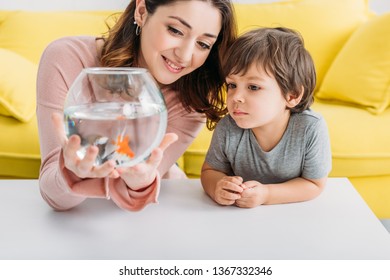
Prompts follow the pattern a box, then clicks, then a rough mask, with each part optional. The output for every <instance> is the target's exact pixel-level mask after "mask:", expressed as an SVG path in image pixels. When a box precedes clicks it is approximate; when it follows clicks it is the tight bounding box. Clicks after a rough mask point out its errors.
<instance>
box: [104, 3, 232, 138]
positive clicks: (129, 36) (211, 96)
mask: <svg viewBox="0 0 390 280" xmlns="http://www.w3.org/2000/svg"><path fill="white" fill-rule="evenodd" d="M178 1H203V2H208V3H211V4H212V5H213V6H214V7H216V8H217V9H218V10H219V11H220V13H221V18H222V24H221V26H222V27H221V31H220V33H219V35H218V38H217V40H216V42H215V44H214V45H213V47H212V49H211V51H210V54H209V56H208V57H207V59H206V61H205V63H204V64H203V65H202V66H201V67H199V68H198V69H196V70H195V71H193V72H191V73H189V74H188V75H185V76H183V77H181V78H180V79H178V80H177V81H175V82H174V83H173V84H171V85H170V87H171V88H172V89H173V90H175V91H177V92H178V97H179V99H180V101H181V103H182V104H183V106H184V108H186V110H187V111H189V112H190V111H196V112H199V113H204V114H205V115H206V117H207V127H208V129H210V130H212V129H213V128H214V127H215V124H216V122H217V121H218V120H219V119H220V118H221V116H222V115H224V114H225V113H226V112H225V109H224V107H225V105H224V94H223V85H224V80H225V78H224V76H223V73H222V67H221V59H222V57H223V56H224V53H225V52H226V50H227V48H228V46H229V45H230V44H232V42H233V41H234V39H235V38H236V34H237V33H236V32H237V27H236V22H235V17H234V9H233V5H232V3H231V1H230V0H145V5H146V9H147V12H148V14H150V15H153V14H154V13H155V11H156V10H157V8H158V7H161V6H164V5H170V4H172V3H174V2H178ZM135 8H136V3H135V0H132V1H131V2H130V4H129V5H128V6H127V8H126V9H125V11H124V12H123V13H122V14H121V15H120V17H119V18H118V20H117V22H116V23H115V24H114V26H112V27H111V28H110V29H109V31H108V33H107V36H105V37H104V45H103V48H102V53H101V57H100V60H101V64H102V66H105V67H131V66H133V65H134V64H135V63H136V61H137V58H138V55H139V51H140V36H137V35H136V34H135V33H136V32H135V29H136V25H134V24H133V22H134V11H135Z"/></svg>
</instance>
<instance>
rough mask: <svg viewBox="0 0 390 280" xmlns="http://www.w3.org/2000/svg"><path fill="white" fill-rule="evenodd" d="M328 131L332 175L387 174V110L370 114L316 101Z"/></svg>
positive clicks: (389, 133)
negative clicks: (377, 113)
mask: <svg viewBox="0 0 390 280" xmlns="http://www.w3.org/2000/svg"><path fill="white" fill-rule="evenodd" d="M312 108H313V110H315V111H318V112H320V113H321V114H322V115H323V116H324V118H325V120H326V122H327V124H328V129H329V137H330V142H331V147H332V158H333V160H332V161H333V167H332V171H331V173H330V175H331V176H337V177H339V176H340V177H362V176H385V175H386V176H389V175H390V145H389V143H390V142H389V141H390V129H386V128H387V127H388V126H389V124H390V109H388V110H386V111H385V112H383V113H382V114H381V115H373V114H371V113H369V112H368V111H367V110H363V109H360V108H357V107H351V106H343V105H337V104H328V103H323V102H320V101H318V100H316V101H315V102H314V104H313V106H312Z"/></svg>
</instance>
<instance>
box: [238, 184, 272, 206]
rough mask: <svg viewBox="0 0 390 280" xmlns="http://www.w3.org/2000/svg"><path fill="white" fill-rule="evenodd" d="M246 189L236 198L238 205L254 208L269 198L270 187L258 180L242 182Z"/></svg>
mask: <svg viewBox="0 0 390 280" xmlns="http://www.w3.org/2000/svg"><path fill="white" fill-rule="evenodd" d="M242 186H243V187H244V191H243V192H242V193H241V197H240V198H239V199H237V200H236V205H237V206H238V207H242V208H253V207H256V206H259V205H262V204H264V203H265V202H266V201H267V200H268V196H269V189H268V187H267V186H266V185H263V184H261V183H259V182H257V181H248V182H245V183H243V184H242Z"/></svg>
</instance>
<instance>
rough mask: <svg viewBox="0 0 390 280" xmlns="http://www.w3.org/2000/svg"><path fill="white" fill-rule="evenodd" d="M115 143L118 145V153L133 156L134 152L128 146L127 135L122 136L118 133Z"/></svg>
mask: <svg viewBox="0 0 390 280" xmlns="http://www.w3.org/2000/svg"><path fill="white" fill-rule="evenodd" d="M115 144H116V145H117V146H118V148H117V149H116V151H117V152H118V153H119V154H122V155H126V156H128V157H130V158H133V157H134V152H133V150H132V149H131V148H130V146H129V136H127V135H126V136H125V137H124V138H123V137H122V136H121V135H119V136H118V139H117V141H116V143H115Z"/></svg>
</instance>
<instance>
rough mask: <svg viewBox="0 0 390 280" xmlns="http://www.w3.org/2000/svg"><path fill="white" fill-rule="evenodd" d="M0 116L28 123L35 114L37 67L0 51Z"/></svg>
mask: <svg viewBox="0 0 390 280" xmlns="http://www.w3.org/2000/svg"><path fill="white" fill-rule="evenodd" d="M0 61H1V65H0V115H3V116H11V117H14V118H15V119H17V120H19V121H21V122H28V121H30V120H31V118H32V117H33V116H34V114H35V103H36V94H35V92H36V90H35V86H36V78H37V70H38V69H37V68H38V66H37V65H35V64H34V63H32V62H30V61H29V60H27V59H25V58H23V57H21V56H20V55H18V54H16V53H14V52H11V51H9V50H4V49H0Z"/></svg>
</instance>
